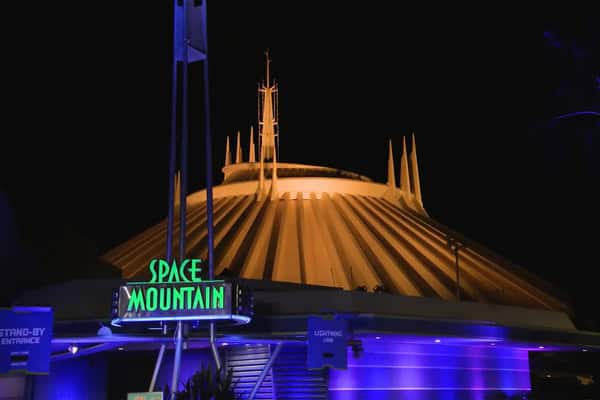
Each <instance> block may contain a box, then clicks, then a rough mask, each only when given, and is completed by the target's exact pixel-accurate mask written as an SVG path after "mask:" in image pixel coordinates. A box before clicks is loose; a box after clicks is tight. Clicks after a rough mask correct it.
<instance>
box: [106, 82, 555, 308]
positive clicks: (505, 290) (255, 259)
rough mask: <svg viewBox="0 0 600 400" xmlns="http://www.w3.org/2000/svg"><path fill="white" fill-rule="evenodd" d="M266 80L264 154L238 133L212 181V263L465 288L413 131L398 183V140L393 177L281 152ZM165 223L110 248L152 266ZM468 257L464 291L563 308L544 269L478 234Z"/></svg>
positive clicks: (396, 287) (197, 204)
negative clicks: (424, 186) (516, 259)
mask: <svg viewBox="0 0 600 400" xmlns="http://www.w3.org/2000/svg"><path fill="white" fill-rule="evenodd" d="M260 90H261V93H262V96H263V102H262V110H260V114H259V115H261V121H260V122H259V132H258V133H259V136H258V139H259V147H258V149H259V152H258V160H256V158H257V157H256V155H255V148H254V137H253V132H252V131H251V133H250V142H249V143H250V149H249V151H248V160H249V161H248V162H244V161H243V159H242V158H243V157H242V149H241V145H240V140H239V133H238V136H237V145H236V150H235V153H234V154H235V157H234V160H235V162H232V158H231V154H230V149H229V139H228V140H227V153H226V157H225V166H224V167H223V169H222V172H223V174H224V180H223V182H222V184H220V185H217V186H215V187H214V188H213V195H214V227H215V234H214V235H215V236H214V246H215V273H216V274H222V273H224V271H225V269H227V272H228V273H230V274H232V275H233V276H239V277H241V278H249V279H263V280H272V281H282V282H294V283H300V284H308V285H322V286H329V287H338V288H343V289H346V290H354V289H356V288H359V287H362V289H363V290H365V289H366V290H367V291H374V290H375V288H380V289H381V288H383V290H385V291H389V292H391V293H395V294H399V295H405V296H425V297H436V298H441V299H446V300H454V299H456V267H455V253H454V252H453V251H452V250H451V248H450V247H449V246H448V237H449V236H448V235H449V234H450V233H451V232H450V231H449V229H448V228H446V227H444V226H442V225H441V224H440V223H438V222H436V221H434V220H433V219H431V218H430V217H429V216H428V214H427V213H426V211H425V209H424V207H423V201H422V198H421V189H420V182H419V171H418V163H417V151H416V145H415V139H414V135H413V137H412V143H411V149H410V153H409V152H408V150H407V146H406V144H405V143H404V142H403V147H402V155H401V158H400V181H399V185H396V177H395V163H394V158H393V151H392V143H391V142H390V144H389V155H388V180H387V183H377V182H373V181H372V180H371V179H369V178H366V177H364V176H361V175H358V174H354V173H351V172H347V171H342V170H338V169H335V168H327V167H319V166H312V165H304V164H290V163H280V162H278V161H277V158H278V154H277V153H278V150H279V131H278V123H277V120H278V116H277V112H276V110H277V107H276V103H277V102H276V100H277V98H276V91H277V88H276V86H275V85H270V83H269V81H268V80H267V85H263V86H262V87H261V89H260ZM175 221H176V224H175V230H174V238H175V240H174V242H175V243H174V249H177V246H178V244H177V238H178V237H179V233H178V225H177V223H178V221H179V218H175ZM166 232H167V220H166V219H165V220H163V221H161V222H160V223H159V224H157V225H155V226H153V227H151V228H149V229H147V230H146V231H144V232H142V233H140V234H139V235H137V236H135V237H133V238H132V239H130V240H128V241H126V242H125V243H123V244H121V245H120V246H117V247H116V248H114V249H112V250H111V251H109V252H108V253H106V254H105V255H104V256H103V258H104V259H105V260H106V261H108V262H110V263H111V264H113V265H115V266H117V267H119V268H120V269H121V270H122V272H123V276H124V277H125V278H130V277H133V276H139V275H141V276H143V274H144V273H145V271H146V269H147V266H148V263H149V261H150V260H151V259H153V258H161V257H165V248H166ZM452 236H453V237H456V235H455V234H454V233H452ZM174 254H176V251H175V252H174ZM206 255H207V228H206V191H204V190H202V191H199V192H196V193H193V194H191V195H189V196H188V198H187V232H186V258H202V259H205V258H206ZM459 265H460V271H461V272H460V287H461V300H467V301H477V302H484V303H494V304H507V305H519V306H524V307H532V308H542V309H549V310H565V309H566V307H565V305H564V304H563V303H562V302H561V301H560V300H559V299H558V298H556V297H554V296H553V295H551V294H549V292H548V290H549V289H548V288H547V286H545V284H544V283H543V282H541V281H539V279H537V278H535V277H533V276H532V275H531V274H529V273H528V272H527V271H525V270H523V269H522V268H520V267H518V266H515V265H513V264H511V263H510V262H508V261H506V260H504V259H502V258H501V257H500V256H498V255H495V254H494V253H492V252H491V251H489V250H487V249H485V248H484V247H483V246H480V245H478V244H476V243H474V242H472V241H470V240H469V241H467V242H466V247H464V248H461V249H459Z"/></svg>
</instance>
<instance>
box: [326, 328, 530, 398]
mask: <svg viewBox="0 0 600 400" xmlns="http://www.w3.org/2000/svg"><path fill="white" fill-rule="evenodd" d="M440 342H441V343H434V340H430V341H429V344H427V343H401V342H396V343H394V342H390V341H382V340H364V341H363V352H362V354H361V355H360V356H359V357H354V356H353V355H352V353H351V352H349V354H348V369H347V370H333V369H332V370H331V371H330V375H329V379H330V383H329V390H330V393H331V399H332V400H353V399H388V400H395V399H403V400H404V399H411V400H424V399H428V400H429V399H441V400H446V399H457V398H460V399H474V400H479V399H481V400H483V399H485V398H486V396H487V395H488V394H489V393H491V392H492V391H501V392H504V393H506V394H508V395H512V394H515V393H519V392H528V391H530V390H531V383H530V376H529V360H528V354H527V350H525V349H513V348H503V347H500V346H494V347H492V346H488V345H468V344H464V345H459V344H454V343H453V344H448V343H446V340H440Z"/></svg>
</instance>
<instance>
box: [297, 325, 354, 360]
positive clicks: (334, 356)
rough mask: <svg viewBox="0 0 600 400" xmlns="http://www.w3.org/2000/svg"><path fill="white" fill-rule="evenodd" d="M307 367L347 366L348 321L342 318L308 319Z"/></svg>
mask: <svg viewBox="0 0 600 400" xmlns="http://www.w3.org/2000/svg"><path fill="white" fill-rule="evenodd" d="M307 337H308V351H307V362H306V364H307V368H308V369H319V368H324V367H332V368H337V369H346V368H347V367H348V355H347V347H348V321H346V320H343V319H323V318H318V317H310V318H309V319H308V330H307Z"/></svg>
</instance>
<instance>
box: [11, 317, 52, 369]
mask: <svg viewBox="0 0 600 400" xmlns="http://www.w3.org/2000/svg"><path fill="white" fill-rule="evenodd" d="M51 339H52V309H51V308H49V307H14V308H12V309H0V374H6V373H10V372H24V373H30V374H47V373H48V372H49V371H50V341H51Z"/></svg>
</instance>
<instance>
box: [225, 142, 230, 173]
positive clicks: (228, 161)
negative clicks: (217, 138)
mask: <svg viewBox="0 0 600 400" xmlns="http://www.w3.org/2000/svg"><path fill="white" fill-rule="evenodd" d="M229 164H231V151H230V150H229V136H227V144H226V145H225V166H228V165H229Z"/></svg>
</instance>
